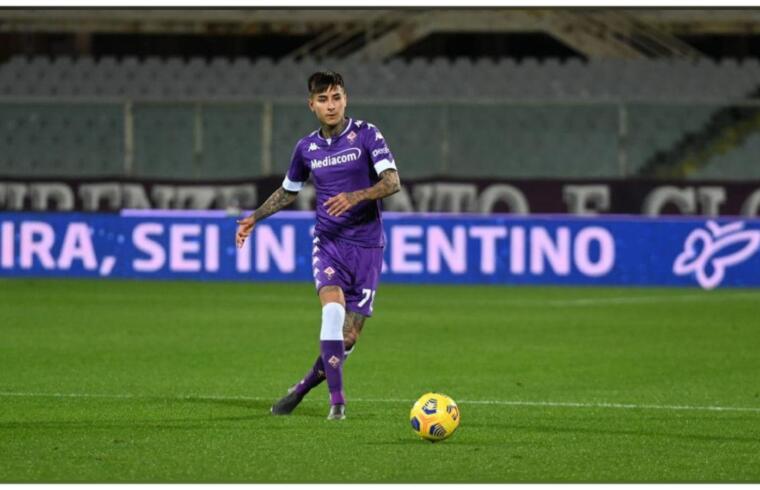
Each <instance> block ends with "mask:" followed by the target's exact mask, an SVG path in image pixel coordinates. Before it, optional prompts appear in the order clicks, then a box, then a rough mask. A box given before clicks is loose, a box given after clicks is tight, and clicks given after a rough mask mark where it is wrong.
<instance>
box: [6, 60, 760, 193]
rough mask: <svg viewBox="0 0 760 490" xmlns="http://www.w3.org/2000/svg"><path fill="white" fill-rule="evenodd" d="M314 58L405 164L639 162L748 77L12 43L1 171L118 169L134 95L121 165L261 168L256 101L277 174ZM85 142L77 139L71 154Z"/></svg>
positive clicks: (444, 168)
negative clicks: (47, 51) (131, 53)
mask: <svg viewBox="0 0 760 490" xmlns="http://www.w3.org/2000/svg"><path fill="white" fill-rule="evenodd" d="M325 67H332V68H334V69H337V70H339V71H341V72H343V74H344V76H345V78H346V80H347V84H348V86H347V88H348V91H349V96H350V97H351V98H352V101H351V112H350V113H351V114H352V115H356V116H357V117H362V118H365V119H368V120H370V121H373V122H375V123H376V124H377V125H378V126H379V127H381V128H382V129H383V131H384V132H385V133H386V136H387V137H388V139H389V140H390V141H392V146H393V149H394V152H395V153H396V157H397V158H398V159H400V160H401V161H403V162H404V168H405V175H407V176H410V177H422V176H430V175H436V174H444V173H445V174H448V175H453V176H457V175H468V176H474V175H477V176H482V177H488V176H498V177H554V178H576V177H618V176H621V175H624V174H625V175H635V174H639V175H641V172H642V171H643V170H642V169H644V170H646V171H649V169H651V168H656V166H657V165H659V164H660V161H661V160H663V158H662V155H664V154H667V153H668V152H669V151H671V150H673V149H674V148H676V147H679V145H681V146H683V143H684V142H685V141H686V142H687V143H688V142H689V137H690V135H699V134H700V132H704V131H705V128H706V127H708V126H709V125H710V124H712V123H711V121H713V120H714V119H715V118H716V117H718V115H719V114H720V112H721V108H722V107H723V106H724V105H727V104H729V103H731V102H732V101H738V100H741V99H743V98H745V97H747V96H749V95H750V94H753V93H754V92H755V91H756V90H757V89H758V87H760V63H758V61H757V60H756V59H747V60H742V61H741V62H739V61H736V60H731V59H728V60H721V61H713V60H710V59H700V60H698V61H689V60H650V59H644V60H592V61H588V62H584V61H581V60H580V59H578V58H569V59H568V60H566V61H560V60H558V59H552V58H549V59H544V60H538V59H535V58H525V59H522V60H520V61H517V60H514V59H509V58H503V59H491V58H479V59H474V60H473V59H470V58H463V57H460V58H455V59H453V60H449V59H446V58H441V57H437V58H433V59H425V58H414V59H411V60H404V59H401V58H393V59H391V60H389V61H388V62H386V63H368V62H362V61H351V62H348V61H345V60H337V59H322V60H316V59H311V58H306V59H303V60H300V61H293V60H290V59H285V60H283V61H278V62H275V61H273V60H271V59H268V58H259V59H255V60H249V59H246V58H235V59H228V58H213V59H210V60H206V59H203V58H190V59H182V58H178V57H169V58H159V57H148V58H145V59H138V58H136V57H125V58H122V59H116V58H113V57H103V58H100V59H97V60H96V59H93V58H88V57H82V58H76V59H73V58H70V57H58V58H55V59H51V58H47V57H32V58H26V57H22V56H15V57H13V58H11V59H10V60H9V61H7V62H6V63H3V64H2V65H0V97H3V98H4V100H6V101H8V100H12V101H13V102H2V106H1V107H2V108H3V110H2V115H1V116H0V121H1V122H2V124H3V127H4V137H3V139H2V141H0V152H2V157H0V158H2V159H3V160H5V163H4V164H3V168H4V169H10V173H11V174H13V173H14V172H17V173H23V174H25V175H29V174H30V171H31V173H33V174H55V175H74V174H76V175H89V176H97V175H106V174H108V175H120V174H124V173H125V172H126V169H125V168H124V164H123V162H124V160H125V159H124V156H123V151H124V142H123V140H124V131H125V128H124V125H125V124H126V123H125V117H124V112H125V111H124V102H123V101H126V100H131V101H133V104H134V105H133V112H132V115H133V125H134V127H133V134H134V141H133V144H134V161H133V164H132V167H131V174H132V175H136V176H144V177H154V178H160V177H167V176H176V175H185V176H187V177H188V178H228V177H230V178H231V177H246V176H256V175H260V174H261V173H262V172H265V171H266V170H267V169H265V168H263V165H262V163H261V159H262V158H261V146H262V144H263V142H262V130H263V126H264V124H265V122H264V121H263V119H262V115H263V114H264V104H265V103H267V101H269V103H271V104H272V111H271V113H272V119H271V135H272V141H271V160H272V162H274V168H272V169H271V171H273V172H275V173H279V172H280V171H281V168H280V167H282V166H283V165H286V164H287V162H288V160H289V158H290V154H291V152H292V148H293V143H294V141H293V138H294V136H295V135H305V134H307V133H308V132H310V131H312V130H313V129H314V121H313V120H311V119H310V118H308V117H304V109H303V102H301V101H302V100H303V98H304V92H305V81H304V78H305V76H306V75H307V74H308V73H311V72H313V71H315V70H317V69H320V68H325ZM24 98H32V99H29V102H28V103H27V104H26V105H24V106H23V109H22V106H21V105H20V103H19V101H17V100H14V99H19V100H23V99H24ZM36 98H45V99H52V101H48V102H47V103H43V102H42V101H37V100H36ZM288 98H289V99H291V100H290V101H286V100H285V99H288ZM77 99H79V100H81V101H86V104H85V106H83V107H85V108H84V109H83V110H81V111H76V115H71V116H65V113H66V112H67V111H66V104H69V103H71V101H74V100H77ZM295 99H298V102H295ZM370 99H371V100H373V102H369V100H370ZM63 100H67V101H66V102H61V101H63ZM705 100H707V101H712V103H711V104H705V103H704V102H703V101H705ZM479 101H480V103H479ZM483 101H488V102H489V103H488V104H483V103H482V102H483ZM621 118H622V119H624V120H625V121H624V122H622V120H621ZM30 121H34V122H30ZM32 127H33V128H34V129H29V128H32ZM432 135H445V136H444V137H443V139H441V138H439V137H437V136H436V137H433V136H432ZM30 138H31V139H30ZM32 140H34V141H38V140H41V141H44V142H45V143H44V145H37V146H34V145H31V144H30V143H31V142H32ZM752 141H754V140H752ZM82 145H85V147H86V148H87V151H86V152H81V151H78V149H81V148H82ZM744 147H747V148H748V150H746V151H744V150H742V148H744ZM755 148H756V147H755V146H753V145H752V144H751V143H749V142H748V143H746V144H744V146H741V147H740V148H737V150H736V151H735V152H734V153H735V156H731V157H729V156H728V154H726V155H725V156H724V157H720V158H717V157H716V158H713V160H714V162H712V160H711V162H712V163H710V164H709V165H708V164H705V165H701V166H700V167H699V171H698V172H696V173H695V175H702V174H701V173H700V172H708V173H707V174H705V175H710V174H709V172H711V171H712V172H714V173H715V175H720V174H721V172H720V171H718V170H709V169H710V168H713V167H716V166H717V165H718V162H723V163H720V165H721V166H722V165H733V166H734V167H736V168H738V169H743V168H744V167H743V166H742V165H741V164H740V163H729V162H732V161H734V160H731V158H735V159H737V160H736V161H744V160H746V156H747V155H751V153H749V152H750V151H751V150H752V149H755ZM39 152H43V153H40V154H38V153H39ZM621 152H622V153H624V155H625V163H624V165H623V164H621ZM724 153H725V152H724ZM732 155H733V153H732ZM671 160H672V159H671ZM724 160H725V162H724ZM666 163H667V162H666ZM655 164H656V165H655ZM668 164H669V165H670V164H671V163H668ZM716 168H717V167H716ZM3 173H6V174H7V173H9V172H8V171H7V170H4V172H3Z"/></svg>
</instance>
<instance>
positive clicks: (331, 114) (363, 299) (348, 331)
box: [235, 71, 401, 420]
mask: <svg viewBox="0 0 760 490" xmlns="http://www.w3.org/2000/svg"><path fill="white" fill-rule="evenodd" d="M308 88H309V109H311V111H312V112H313V113H314V115H315V116H316V117H317V119H318V120H319V123H320V126H321V127H320V129H319V130H317V131H314V132H313V133H311V134H309V135H308V136H306V137H304V138H301V140H300V141H298V143H297V144H296V147H295V150H294V151H293V157H292V158H291V162H290V168H289V169H288V173H287V175H286V176H285V179H284V181H283V183H282V187H280V188H279V189H277V190H276V191H275V192H274V193H273V194H272V195H271V196H269V198H268V199H267V200H266V202H264V204H262V205H261V206H260V207H259V208H258V209H256V210H255V211H254V212H253V213H252V214H251V215H250V216H248V217H247V218H244V219H241V220H239V221H238V222H237V223H238V227H237V233H236V237H235V241H236V244H237V246H238V248H240V247H242V246H243V243H244V242H245V240H246V238H247V237H248V236H249V235H250V234H251V232H252V231H253V228H254V226H255V225H256V223H258V222H259V221H261V220H263V219H264V218H266V217H268V216H271V215H273V214H274V213H276V212H277V211H279V210H281V209H282V208H284V207H286V206H288V205H289V204H291V203H292V202H293V201H294V200H295V199H296V194H297V193H298V191H300V190H301V189H302V188H303V186H304V184H305V182H306V181H307V180H308V178H309V176H310V175H311V176H312V181H313V183H314V187H315V189H316V197H317V204H316V207H317V213H316V216H317V223H316V226H315V229H314V235H315V236H314V240H313V242H314V246H313V249H312V267H313V273H314V284H315V287H316V289H317V294H318V295H319V300H320V302H321V304H322V327H321V330H320V334H319V340H320V342H319V347H320V355H319V356H318V357H317V360H316V361H315V362H314V365H313V366H312V368H311V369H310V370H309V371H308V372H307V373H306V376H304V378H303V379H302V380H301V381H299V382H298V383H296V384H295V385H294V386H293V387H291V388H290V390H288V393H287V394H286V395H285V396H284V397H283V398H282V399H280V400H279V401H277V402H276V403H275V404H274V405H272V408H271V412H272V414H274V415H287V414H289V413H291V412H292V411H293V410H294V409H295V408H296V406H298V404H299V403H301V400H303V398H304V396H306V394H307V393H308V392H309V391H310V390H311V389H312V388H314V387H315V386H317V385H318V384H320V383H321V382H322V381H324V380H325V379H327V387H328V390H329V392H330V412H329V415H328V416H327V418H328V419H329V420H341V419H344V418H345V417H346V415H345V410H346V408H345V406H346V399H345V395H344V392H343V363H344V361H345V359H346V358H347V357H348V354H350V353H351V351H352V350H353V348H354V346H355V344H356V341H357V339H358V338H359V334H360V333H361V331H362V328H363V327H364V322H365V320H366V319H367V318H368V317H370V316H372V303H373V301H374V299H375V292H376V291H377V285H378V281H379V279H380V271H381V269H382V264H383V247H384V246H385V236H384V234H383V226H382V219H381V216H380V214H381V207H382V203H381V202H380V199H382V198H384V197H387V196H390V195H391V194H394V193H396V192H398V191H399V190H400V189H401V183H400V181H399V176H398V172H397V170H396V163H395V161H394V159H393V154H392V153H391V151H390V149H389V148H388V145H387V144H386V142H385V139H384V138H383V135H382V133H380V131H379V130H378V128H377V127H375V126H374V125H372V124H370V123H368V122H366V121H360V120H356V119H351V118H347V117H346V115H345V111H346V104H347V97H346V89H345V85H344V83H343V77H341V76H340V74H338V73H335V72H331V71H323V72H317V73H314V74H313V75H311V76H310V77H309V80H308Z"/></svg>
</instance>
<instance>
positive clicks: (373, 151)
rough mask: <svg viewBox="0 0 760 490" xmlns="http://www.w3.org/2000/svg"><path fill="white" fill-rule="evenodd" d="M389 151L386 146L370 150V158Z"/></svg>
mask: <svg viewBox="0 0 760 490" xmlns="http://www.w3.org/2000/svg"><path fill="white" fill-rule="evenodd" d="M390 152H391V150H389V149H388V147H387V146H383V147H382V148H377V149H375V150H372V158H377V157H378V156H379V155H385V154H386V153H390Z"/></svg>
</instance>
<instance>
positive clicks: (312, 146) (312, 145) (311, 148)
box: [306, 143, 319, 151]
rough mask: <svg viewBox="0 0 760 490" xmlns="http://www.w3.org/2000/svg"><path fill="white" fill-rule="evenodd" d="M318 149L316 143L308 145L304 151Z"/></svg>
mask: <svg viewBox="0 0 760 490" xmlns="http://www.w3.org/2000/svg"><path fill="white" fill-rule="evenodd" d="M318 149H319V147H318V146H317V144H316V143H312V144H310V145H309V149H308V150H306V151H316V150H318Z"/></svg>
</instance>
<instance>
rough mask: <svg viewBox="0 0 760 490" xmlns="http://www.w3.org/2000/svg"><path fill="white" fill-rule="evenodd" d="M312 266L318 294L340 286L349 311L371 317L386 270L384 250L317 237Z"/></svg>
mask: <svg viewBox="0 0 760 490" xmlns="http://www.w3.org/2000/svg"><path fill="white" fill-rule="evenodd" d="M311 264H312V271H313V273H314V285H315V286H316V288H317V292H319V290H320V289H321V288H322V287H323V286H339V287H340V288H341V289H342V290H343V295H344V296H345V297H346V309H347V310H349V311H353V312H356V313H360V314H362V315H364V316H372V303H373V302H374V300H375V291H376V290H377V283H378V282H379V281H380V272H381V271H382V269H383V249H382V248H381V247H362V246H359V245H354V244H352V243H349V242H344V241H341V240H335V239H332V238H328V237H325V236H316V237H314V243H313V246H312V250H311Z"/></svg>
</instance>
